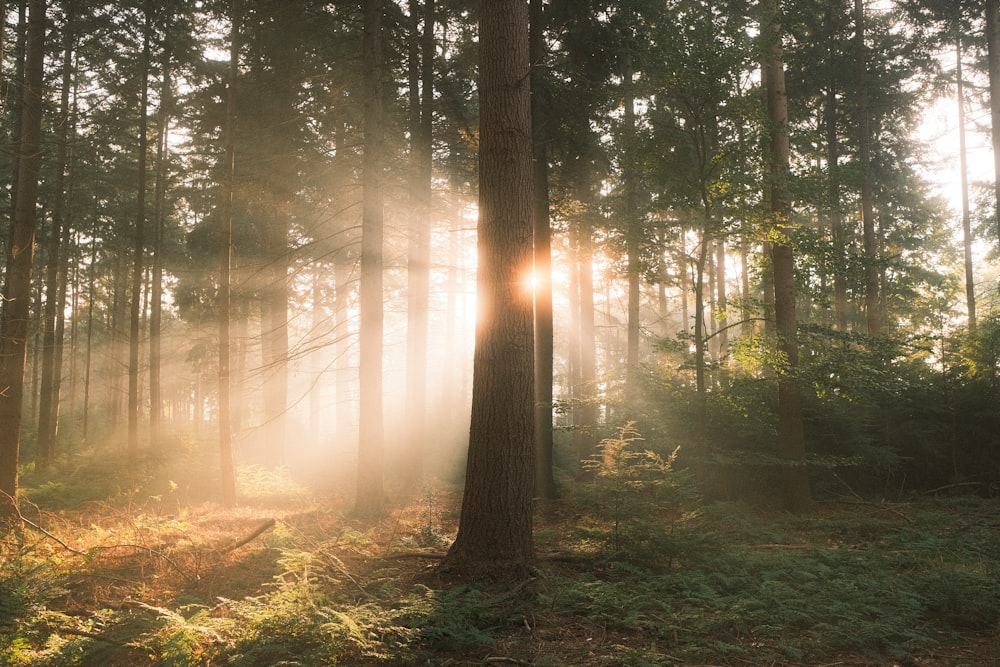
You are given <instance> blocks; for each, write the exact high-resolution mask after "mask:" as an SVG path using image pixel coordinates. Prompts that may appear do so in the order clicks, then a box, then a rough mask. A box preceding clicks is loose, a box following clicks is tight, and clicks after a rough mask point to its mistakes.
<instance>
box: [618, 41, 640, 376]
mask: <svg viewBox="0 0 1000 667" xmlns="http://www.w3.org/2000/svg"><path fill="white" fill-rule="evenodd" d="M633 74H634V72H633V69H632V57H631V54H630V53H628V52H626V53H625V66H624V71H623V72H622V80H623V82H624V84H623V85H624V89H625V100H624V105H625V113H624V118H623V122H624V125H625V142H626V145H627V146H629V147H632V146H634V145H635V142H636V129H635V122H636V121H635V94H634V92H633V90H632V76H633ZM622 181H623V182H624V187H625V246H626V249H625V252H626V254H627V255H628V266H627V267H626V274H627V276H628V321H627V325H626V327H627V332H628V341H627V346H626V348H625V366H626V373H627V374H628V376H629V377H628V378H627V379H626V387H627V388H629V389H628V391H629V392H631V391H632V390H634V389H637V387H635V384H636V382H637V373H638V371H639V300H640V284H639V283H640V278H641V275H640V272H639V240H640V231H641V230H640V225H639V220H638V215H639V212H638V209H639V206H638V199H639V192H638V179H637V177H636V174H635V168H634V165H633V164H632V160H631V159H630V158H629V157H628V155H626V159H625V163H624V164H623V165H622Z"/></svg>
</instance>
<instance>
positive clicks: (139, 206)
mask: <svg viewBox="0 0 1000 667" xmlns="http://www.w3.org/2000/svg"><path fill="white" fill-rule="evenodd" d="M145 15H146V24H145V27H144V28H143V35H142V56H141V58H140V61H139V86H140V93H139V148H138V150H139V160H138V170H139V180H138V184H137V186H136V214H135V247H134V250H133V254H132V300H131V303H130V310H129V348H128V349H129V354H128V460H129V465H135V464H136V463H137V462H138V460H139V337H140V333H141V331H140V326H139V311H140V310H141V307H142V278H143V273H144V268H143V264H144V261H143V259H144V257H143V256H144V253H145V248H146V245H145V243H146V237H145V228H146V153H147V151H148V145H149V140H148V138H147V134H146V127H147V124H148V122H147V118H148V116H147V112H146V109H147V107H148V105H149V51H150V40H151V39H152V32H153V19H152V10H151V9H150V7H149V5H148V1H147V5H146V7H145Z"/></svg>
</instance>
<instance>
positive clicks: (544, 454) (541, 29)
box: [528, 0, 556, 500]
mask: <svg viewBox="0 0 1000 667" xmlns="http://www.w3.org/2000/svg"><path fill="white" fill-rule="evenodd" d="M542 4H543V3H542V0H531V2H530V3H529V10H528V11H529V13H530V16H529V23H530V33H529V45H528V50H529V53H530V60H531V63H532V68H531V92H532V94H531V133H532V140H531V144H532V151H533V154H532V166H533V169H532V192H531V202H532V203H531V224H532V239H533V242H534V272H533V276H534V279H533V281H532V282H533V285H534V288H535V466H536V469H535V495H536V496H538V497H539V498H542V499H545V500H551V499H552V498H554V497H555V495H556V483H555V479H554V478H553V476H552V466H553V446H554V443H553V437H552V357H553V329H554V326H553V322H552V229H551V227H550V223H549V157H548V148H547V145H546V144H547V141H548V127H547V125H546V123H545V120H544V118H545V116H544V115H543V114H544V113H545V102H544V99H543V97H542V86H543V77H542V72H543V71H544V70H543V68H542V67H541V64H542V62H543V61H544V59H545V19H544V12H543V6H542Z"/></svg>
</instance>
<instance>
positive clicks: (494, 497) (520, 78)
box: [441, 0, 535, 579]
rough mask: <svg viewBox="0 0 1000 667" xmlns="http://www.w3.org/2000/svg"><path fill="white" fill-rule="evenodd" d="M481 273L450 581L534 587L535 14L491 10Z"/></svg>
mask: <svg viewBox="0 0 1000 667" xmlns="http://www.w3.org/2000/svg"><path fill="white" fill-rule="evenodd" d="M479 21H480V23H479V26H480V29H479V49H480V60H479V81H480V83H479V100H480V145H479V167H480V168H479V215H480V218H479V266H478V301H477V307H478V309H479V317H478V323H477V327H476V351H475V359H474V366H473V381H472V382H473V385H472V423H471V426H470V432H469V458H468V464H467V468H466V480H465V494H464V496H463V501H462V511H461V516H460V518H459V527H458V536H457V537H456V539H455V542H454V544H453V545H452V547H451V549H450V550H449V551H448V555H447V556H446V557H445V560H444V561H443V562H442V565H441V568H442V571H444V572H448V573H452V574H455V575H459V576H461V577H463V578H468V579H509V578H522V577H524V576H527V575H528V574H529V573H530V571H531V567H532V565H533V563H534V560H535V556H534V547H533V544H532V490H533V486H534V470H535V463H534V425H533V422H534V372H533V333H532V315H533V313H532V310H533V308H532V298H531V290H530V289H529V288H528V285H527V284H526V283H527V278H528V276H529V274H530V270H531V263H532V226H531V180H532V167H531V157H532V150H531V99H530V85H529V76H528V74H529V69H528V68H529V57H528V53H529V50H528V5H527V3H526V2H524V1H523V0H491V1H490V2H483V3H481V4H480V18H479Z"/></svg>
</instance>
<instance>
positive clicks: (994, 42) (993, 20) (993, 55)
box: [986, 0, 1000, 239]
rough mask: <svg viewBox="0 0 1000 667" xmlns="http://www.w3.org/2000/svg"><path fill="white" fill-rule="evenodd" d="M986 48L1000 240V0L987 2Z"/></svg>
mask: <svg viewBox="0 0 1000 667" xmlns="http://www.w3.org/2000/svg"><path fill="white" fill-rule="evenodd" d="M986 46H987V53H988V56H987V58H988V63H989V74H990V119H991V137H992V140H993V192H994V204H995V211H994V215H995V217H996V231H997V238H998V239H1000V0H986Z"/></svg>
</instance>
